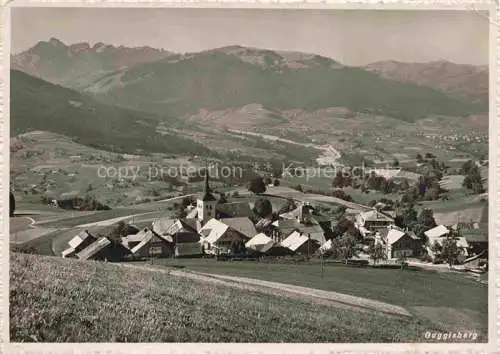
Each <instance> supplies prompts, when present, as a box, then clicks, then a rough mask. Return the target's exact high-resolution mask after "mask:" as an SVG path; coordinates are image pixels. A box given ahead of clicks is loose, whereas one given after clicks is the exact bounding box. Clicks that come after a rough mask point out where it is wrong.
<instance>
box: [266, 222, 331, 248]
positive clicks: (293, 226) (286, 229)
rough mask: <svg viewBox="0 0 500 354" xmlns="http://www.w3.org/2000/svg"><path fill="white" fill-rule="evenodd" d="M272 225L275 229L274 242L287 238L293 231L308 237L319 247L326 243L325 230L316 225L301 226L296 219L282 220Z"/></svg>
mask: <svg viewBox="0 0 500 354" xmlns="http://www.w3.org/2000/svg"><path fill="white" fill-rule="evenodd" d="M272 225H273V226H274V227H275V230H274V234H273V238H274V239H275V241H276V242H280V241H281V240H283V239H285V238H287V237H288V236H290V235H291V234H292V233H293V232H295V231H298V232H300V233H302V234H305V235H309V236H310V237H311V239H312V240H314V241H316V242H318V243H319V244H320V245H322V244H323V243H325V242H326V238H325V230H323V228H322V227H321V226H320V225H319V224H318V223H312V224H303V223H300V222H299V221H298V220H296V219H288V220H287V219H283V220H276V221H274V222H273V223H272Z"/></svg>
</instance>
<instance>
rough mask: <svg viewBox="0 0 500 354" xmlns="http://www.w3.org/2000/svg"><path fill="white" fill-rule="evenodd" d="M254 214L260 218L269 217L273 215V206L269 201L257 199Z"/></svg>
mask: <svg viewBox="0 0 500 354" xmlns="http://www.w3.org/2000/svg"><path fill="white" fill-rule="evenodd" d="M253 209H254V212H255V214H257V215H258V216H260V217H261V218H266V217H270V216H271V214H272V213H273V206H272V204H271V202H270V201H269V199H265V198H259V199H257V200H256V201H255V204H254V207H253Z"/></svg>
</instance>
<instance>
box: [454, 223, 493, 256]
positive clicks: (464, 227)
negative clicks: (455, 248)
mask: <svg viewBox="0 0 500 354" xmlns="http://www.w3.org/2000/svg"><path fill="white" fill-rule="evenodd" d="M452 228H453V229H454V230H457V231H458V232H459V234H460V235H461V236H462V237H463V238H464V239H465V240H466V242H467V244H468V245H469V250H470V251H471V252H472V253H474V254H480V253H482V252H484V251H487V250H488V230H487V228H485V227H482V225H480V224H478V223H459V224H456V225H454V226H453V227H452Z"/></svg>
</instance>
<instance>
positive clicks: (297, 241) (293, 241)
mask: <svg viewBox="0 0 500 354" xmlns="http://www.w3.org/2000/svg"><path fill="white" fill-rule="evenodd" d="M308 240H309V237H307V235H304V234H301V233H300V232H298V231H294V232H292V233H291V234H290V236H288V237H287V238H286V239H284V240H283V241H281V243H280V246H282V247H286V248H288V249H290V250H292V251H296V250H297V249H299V247H300V246H302V245H303V244H304V243H306V242H307V241H308ZM311 241H312V238H311Z"/></svg>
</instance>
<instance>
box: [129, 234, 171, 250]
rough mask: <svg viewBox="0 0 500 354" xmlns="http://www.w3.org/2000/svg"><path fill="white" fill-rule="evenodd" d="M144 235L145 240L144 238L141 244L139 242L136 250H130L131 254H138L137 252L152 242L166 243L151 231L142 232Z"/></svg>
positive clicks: (135, 247)
mask: <svg viewBox="0 0 500 354" xmlns="http://www.w3.org/2000/svg"><path fill="white" fill-rule="evenodd" d="M142 235H143V238H142V240H141V242H139V244H137V245H136V246H134V248H132V249H131V250H130V252H132V253H136V252H137V251H139V250H140V249H141V248H143V247H144V246H146V245H147V244H148V243H150V242H152V241H162V242H166V241H165V240H164V239H163V238H161V237H158V236H157V235H155V233H154V232H153V231H152V230H150V229H145V230H143V231H142Z"/></svg>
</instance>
